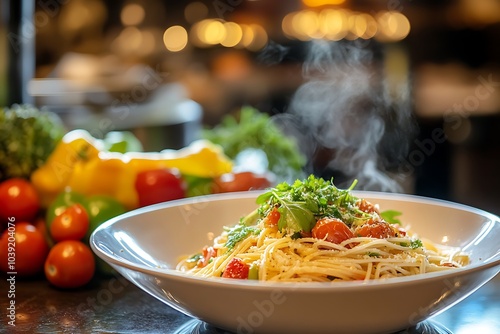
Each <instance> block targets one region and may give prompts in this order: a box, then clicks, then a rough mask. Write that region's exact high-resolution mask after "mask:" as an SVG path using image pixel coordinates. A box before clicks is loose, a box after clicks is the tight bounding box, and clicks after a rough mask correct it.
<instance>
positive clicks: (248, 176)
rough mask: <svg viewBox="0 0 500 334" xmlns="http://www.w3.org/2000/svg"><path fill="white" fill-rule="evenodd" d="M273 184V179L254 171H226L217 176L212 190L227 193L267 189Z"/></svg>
mask: <svg viewBox="0 0 500 334" xmlns="http://www.w3.org/2000/svg"><path fill="white" fill-rule="evenodd" d="M270 186H271V181H270V179H269V177H267V176H266V175H260V174H256V173H252V172H238V173H226V174H223V175H221V176H219V177H217V178H215V180H214V183H213V185H212V192H213V193H215V194H217V193H227V192H234V191H247V190H258V189H266V188H268V187H270Z"/></svg>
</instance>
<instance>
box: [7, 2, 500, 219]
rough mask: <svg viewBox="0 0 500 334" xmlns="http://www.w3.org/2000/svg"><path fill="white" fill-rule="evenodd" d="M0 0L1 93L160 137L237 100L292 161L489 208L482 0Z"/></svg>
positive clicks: (207, 123) (491, 5)
mask: <svg viewBox="0 0 500 334" xmlns="http://www.w3.org/2000/svg"><path fill="white" fill-rule="evenodd" d="M0 3H1V7H0V10H1V12H0V17H1V24H0V42H1V43H0V55H1V56H0V105H2V106H8V105H11V104H14V103H32V104H35V105H36V106H39V107H44V108H48V109H49V110H52V111H55V112H57V113H58V114H59V115H60V116H61V118H62V119H63V121H64V123H65V125H66V126H67V128H68V129H73V128H85V129H87V130H88V131H90V132H91V133H92V134H93V135H95V136H97V137H102V136H103V135H104V134H106V133H107V132H109V131H113V130H122V129H130V130H133V131H134V133H135V134H136V135H137V136H138V137H139V138H140V139H141V140H142V142H143V144H144V146H145V148H146V149H147V150H161V149H164V148H180V147H183V146H185V145H187V144H189V143H190V142H191V141H193V140H195V139H196V138H197V137H198V135H199V130H200V129H202V128H210V127H213V126H216V125H217V124H219V123H220V122H221V120H222V118H223V117H224V116H225V115H231V114H236V113H237V112H238V111H239V110H240V109H241V108H242V107H243V106H246V105H249V106H253V107H254V108H256V109H257V110H259V111H260V112H262V113H266V114H268V115H270V116H271V117H272V118H273V119H274V120H275V122H276V123H277V124H280V126H281V127H282V128H283V129H284V131H285V132H286V133H287V134H288V135H290V136H291V137H294V138H295V139H296V140H297V142H298V143H299V149H300V150H301V151H302V152H303V154H304V155H305V156H306V157H307V159H308V164H307V166H306V169H305V171H304V172H305V173H310V172H311V173H315V174H318V175H321V176H324V177H331V176H333V177H335V178H337V179H338V180H339V182H340V183H342V182H344V181H345V182H347V181H349V180H351V179H352V177H357V178H359V179H361V180H363V181H364V182H363V184H364V185H365V186H364V188H366V189H374V190H388V191H402V192H407V193H414V194H419V195H424V196H430V197H435V198H442V199H448V200H453V201H457V202H460V203H465V204H469V205H473V206H477V207H480V208H482V209H485V210H488V211H491V212H494V213H497V214H499V213H500V205H499V203H500V191H499V189H500V177H499V176H498V174H497V172H498V171H499V170H500V162H499V161H500V159H499V158H498V156H499V155H500V131H499V130H500V93H499V92H500V66H499V65H500V64H499V60H500V46H499V40H500V2H499V1H497V0H481V1H474V0H433V1H431V0H418V1H409V0H393V1H380V0H378V1H375V0H365V1H361V0H302V1H301V0H280V1H264V0H253V1H250V0H245V1H244V0H215V1H214V0H209V1H205V0H204V1H159V0H148V1H145V0H143V1H141V0H127V1H121V0H116V1H111V0H50V1H49V0H40V1H25V0H23V1H15V0H13V1H7V0H0ZM360 185H361V182H360Z"/></svg>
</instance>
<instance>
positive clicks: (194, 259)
mask: <svg viewBox="0 0 500 334" xmlns="http://www.w3.org/2000/svg"><path fill="white" fill-rule="evenodd" d="M202 259H203V255H202V254H201V253H196V254H194V255H192V256H190V257H189V259H187V260H186V262H189V263H193V262H198V261H199V260H202Z"/></svg>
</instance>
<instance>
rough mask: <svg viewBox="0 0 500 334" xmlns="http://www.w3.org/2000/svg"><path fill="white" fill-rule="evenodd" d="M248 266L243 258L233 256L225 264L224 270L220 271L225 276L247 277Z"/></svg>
mask: <svg viewBox="0 0 500 334" xmlns="http://www.w3.org/2000/svg"><path fill="white" fill-rule="evenodd" d="M249 271H250V266H249V265H248V264H246V263H245V262H243V260H241V259H239V258H237V257H233V258H232V259H231V261H229V263H228V264H227V267H226V270H224V272H223V273H222V277H225V278H237V279H247V278H248V272H249Z"/></svg>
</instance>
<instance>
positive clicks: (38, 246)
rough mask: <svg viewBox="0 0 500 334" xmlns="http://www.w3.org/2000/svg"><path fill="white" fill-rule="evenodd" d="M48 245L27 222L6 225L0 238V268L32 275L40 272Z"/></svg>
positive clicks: (23, 274)
mask: <svg viewBox="0 0 500 334" xmlns="http://www.w3.org/2000/svg"><path fill="white" fill-rule="evenodd" d="M48 252H49V246H48V245H47V242H46V241H45V237H44V235H43V234H42V233H41V232H40V231H39V230H37V229H36V227H35V226H34V225H32V224H30V223H28V222H18V223H15V225H14V224H12V225H10V224H9V225H8V227H7V229H6V230H5V231H4V232H3V233H2V236H1V238H0V269H1V270H2V271H4V272H16V273H17V275H19V276H32V275H35V274H38V273H40V272H42V269H43V264H44V261H45V258H46V257H47V253H48Z"/></svg>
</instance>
